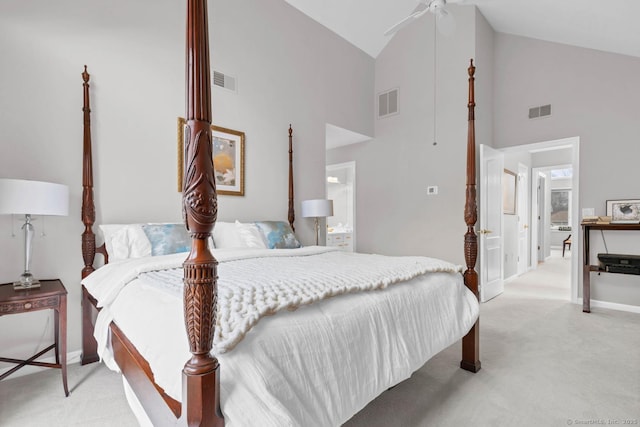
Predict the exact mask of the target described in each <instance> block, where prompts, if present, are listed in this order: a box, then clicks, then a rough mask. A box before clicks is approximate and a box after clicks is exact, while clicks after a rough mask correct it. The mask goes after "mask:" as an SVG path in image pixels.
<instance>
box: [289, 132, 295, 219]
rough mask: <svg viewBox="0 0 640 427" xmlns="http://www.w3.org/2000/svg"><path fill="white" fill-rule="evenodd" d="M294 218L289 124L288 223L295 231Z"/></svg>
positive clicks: (291, 139) (291, 145) (291, 137)
mask: <svg viewBox="0 0 640 427" xmlns="http://www.w3.org/2000/svg"><path fill="white" fill-rule="evenodd" d="M295 220H296V214H295V209H294V207H293V129H292V128H291V125H289V225H291V229H292V230H293V231H296V228H295V226H294V225H293V222H294V221H295Z"/></svg>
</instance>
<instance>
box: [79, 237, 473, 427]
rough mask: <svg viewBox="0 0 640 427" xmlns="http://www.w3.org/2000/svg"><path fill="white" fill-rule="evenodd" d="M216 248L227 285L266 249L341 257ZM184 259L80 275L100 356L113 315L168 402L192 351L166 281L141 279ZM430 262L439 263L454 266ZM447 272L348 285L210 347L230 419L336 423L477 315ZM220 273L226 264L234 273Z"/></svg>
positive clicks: (455, 276) (457, 278)
mask: <svg viewBox="0 0 640 427" xmlns="http://www.w3.org/2000/svg"><path fill="white" fill-rule="evenodd" d="M316 253H317V255H316ZM214 254H215V256H216V258H217V259H218V260H219V261H220V264H219V267H218V275H219V277H220V279H219V283H220V284H221V287H222V288H224V286H223V284H224V283H225V282H226V281H234V280H236V279H237V277H236V276H237V274H238V273H237V271H238V270H237V267H238V264H247V266H248V268H249V270H251V269H254V270H255V268H256V266H259V265H261V263H263V264H264V262H265V261H264V260H265V257H283V256H285V255H287V256H288V255H292V254H294V255H299V256H298V257H294V258H296V259H297V261H298V262H299V261H300V259H301V258H300V257H306V258H309V259H316V258H322V257H325V258H326V257H327V256H329V258H331V257H335V256H339V257H342V256H343V255H340V254H337V253H329V254H327V251H326V250H324V249H320V248H303V249H299V250H268V251H262V250H244V251H228V250H227V251H225V250H217V251H215V252H214ZM344 256H345V257H347V259H349V260H350V261H349V262H355V258H349V257H351V256H352V254H346V253H345V254H344ZM184 258H185V255H184V254H181V255H172V256H166V257H155V258H146V259H139V260H127V261H121V262H117V263H113V264H110V265H108V266H105V267H103V268H101V269H99V270H97V271H96V272H95V273H93V274H92V275H90V276H89V277H88V278H87V279H85V281H84V282H83V283H84V284H85V286H86V287H87V289H88V290H89V292H91V293H92V295H93V296H94V297H96V299H98V302H99V305H100V306H103V307H104V308H103V310H102V311H101V312H100V315H99V318H98V321H97V324H96V338H97V339H98V342H99V348H100V353H101V357H102V358H103V360H104V361H105V362H106V363H107V364H108V365H109V366H111V367H112V368H115V364H113V363H112V360H111V353H110V350H109V348H108V345H107V342H108V325H109V323H110V322H111V321H112V320H113V321H115V323H116V324H118V326H119V327H120V328H121V329H122V330H123V331H124V332H125V334H126V335H127V336H128V338H129V339H130V340H131V341H132V342H133V343H134V344H135V345H136V348H137V349H138V351H139V352H140V353H141V354H142V355H143V356H144V357H145V359H147V361H148V362H149V364H150V366H151V369H152V371H153V372H154V376H155V379H156V382H157V383H158V384H159V385H160V386H161V387H163V388H164V389H165V391H166V392H167V393H168V394H169V395H170V396H171V397H173V398H174V399H176V400H180V399H181V379H182V377H181V370H182V367H183V366H184V363H185V362H186V360H187V359H188V358H189V356H190V354H189V351H188V348H189V345H188V342H187V338H186V333H185V329H184V320H183V314H182V298H181V295H179V293H178V292H176V290H175V289H174V288H173V287H172V286H166V285H162V284H161V283H159V282H154V281H152V280H150V278H152V277H153V275H144V274H143V275H142V278H141V279H138V278H137V277H138V275H139V274H140V273H142V272H145V271H152V270H156V269H160V268H166V267H167V266H169V267H171V266H179V265H180V264H181V263H182V261H183V260H184ZM382 258H392V257H382ZM382 258H379V259H377V260H376V263H377V262H382V261H381V260H382ZM392 260H393V261H398V258H392ZM433 262H434V263H435V265H436V267H434V268H435V269H436V270H443V269H447V268H449V267H447V268H444V267H443V266H445V265H448V266H451V264H447V263H444V262H442V261H437V260H433ZM333 263H334V264H335V265H338V264H340V261H337V260H334V261H333ZM311 264H314V262H312V263H311ZM252 266H253V267H252ZM331 267H332V266H331V264H329V265H324V267H323V268H324V270H331ZM449 269H450V270H452V271H454V272H435V273H428V274H426V275H420V276H418V277H416V278H413V279H411V280H408V281H405V282H401V283H395V284H393V282H394V281H387V282H389V283H387V284H386V285H385V286H382V287H386V289H380V290H371V291H362V292H356V293H349V294H345V295H341V296H339V297H332V298H328V299H326V300H322V301H319V302H314V303H313V304H310V305H303V306H301V307H300V308H298V309H297V310H296V311H293V312H290V311H283V312H279V313H278V314H277V315H275V316H267V317H263V318H261V319H260V320H259V321H258V322H257V323H256V324H255V326H253V328H250V329H249V330H248V332H246V333H244V334H243V339H242V340H241V341H239V342H238V343H236V344H234V345H236V346H235V348H234V349H233V350H232V351H229V352H228V353H219V354H217V357H218V360H219V361H220V364H221V368H220V369H221V407H222V411H223V413H224V415H225V419H226V423H227V425H228V426H231V427H232V426H253V425H260V426H332V425H340V424H342V423H344V422H345V421H346V420H348V419H349V418H350V417H351V416H352V415H353V414H355V413H356V412H358V411H359V410H360V409H362V408H363V407H364V406H365V405H366V404H367V403H368V402H369V401H371V400H372V399H374V398H375V397H376V396H377V395H379V394H380V393H381V392H383V391H384V390H386V389H387V388H389V387H390V386H392V385H395V384H397V383H398V382H400V381H402V380H404V379H406V378H408V377H409V376H410V375H411V373H413V372H414V371H415V370H416V369H418V368H419V367H420V366H422V365H423V364H424V363H425V362H426V361H427V360H428V359H429V358H430V357H431V356H433V355H434V354H436V353H437V352H439V351H440V350H442V349H444V348H445V347H447V346H449V345H450V344H452V343H454V342H455V341H457V340H459V339H460V338H461V337H462V336H463V335H464V334H465V333H466V332H467V331H468V330H469V328H470V327H471V326H472V325H473V323H474V322H475V319H476V318H477V315H478V305H477V302H476V300H475V297H474V296H473V295H472V294H471V293H470V292H469V291H468V290H467V289H466V288H465V287H464V285H463V283H462V276H461V275H460V273H459V272H457V271H458V269H457V268H456V267H455V266H451V267H450V268H449ZM225 272H229V273H230V272H234V276H233V278H231V277H229V276H227V275H226V274H225ZM310 273H311V275H313V274H316V273H313V271H310ZM302 280H307V281H308V280H309V279H308V278H307V279H302ZM265 281H268V279H267V278H266V277H265ZM453 363H457V361H454V362H453Z"/></svg>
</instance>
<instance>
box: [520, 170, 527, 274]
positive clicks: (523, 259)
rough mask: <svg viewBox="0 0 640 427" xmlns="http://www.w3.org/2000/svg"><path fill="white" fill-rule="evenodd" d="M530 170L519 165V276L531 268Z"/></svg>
mask: <svg viewBox="0 0 640 427" xmlns="http://www.w3.org/2000/svg"><path fill="white" fill-rule="evenodd" d="M528 192H529V168H528V167H527V166H526V165H523V164H522V163H520V164H518V211H517V214H518V275H520V274H524V273H526V272H527V269H528V266H529V246H530V245H529V197H527V196H528Z"/></svg>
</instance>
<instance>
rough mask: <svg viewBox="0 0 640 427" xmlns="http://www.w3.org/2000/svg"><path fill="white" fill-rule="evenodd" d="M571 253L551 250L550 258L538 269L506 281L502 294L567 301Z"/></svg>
mask: <svg viewBox="0 0 640 427" xmlns="http://www.w3.org/2000/svg"><path fill="white" fill-rule="evenodd" d="M572 255H573V254H572V251H571V250H568V251H566V252H565V256H564V258H563V257H562V250H561V249H551V256H549V258H547V259H546V260H545V262H543V263H540V264H538V268H537V269H535V270H530V271H529V272H527V273H525V274H523V275H521V276H518V277H515V278H513V279H509V280H506V281H505V283H504V293H505V294H506V295H509V296H516V297H519V296H522V297H524V296H526V297H532V298H543V299H560V300H564V301H569V300H570V299H571V298H570V295H571V256H572Z"/></svg>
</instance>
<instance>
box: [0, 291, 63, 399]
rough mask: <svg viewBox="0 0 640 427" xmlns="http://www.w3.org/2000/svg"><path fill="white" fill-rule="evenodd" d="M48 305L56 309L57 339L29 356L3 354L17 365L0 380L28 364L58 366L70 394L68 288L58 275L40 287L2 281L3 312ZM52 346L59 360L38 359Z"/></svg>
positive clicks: (0, 300) (0, 309) (0, 303)
mask: <svg viewBox="0 0 640 427" xmlns="http://www.w3.org/2000/svg"><path fill="white" fill-rule="evenodd" d="M49 309H51V310H54V319H55V321H54V322H55V325H54V327H55V331H54V335H55V342H54V343H53V344H51V345H50V346H49V347H47V348H45V349H44V350H41V351H40V352H38V353H37V354H35V355H33V356H31V357H30V358H28V359H27V360H19V359H10V358H6V357H0V361H1V362H7V363H15V364H16V365H17V366H15V367H14V368H12V369H10V370H9V371H7V372H5V373H4V374H2V375H0V380H3V379H4V378H6V377H8V376H9V375H11V374H13V373H14V372H15V371H17V370H18V369H20V368H22V367H24V366H26V365H31V366H40V367H44V368H58V369H60V370H61V371H62V386H63V387H64V394H65V396H69V389H68V388H67V290H66V289H65V287H64V285H63V284H62V282H61V281H60V280H57V279H56V280H41V281H40V287H39V288H35V289H25V290H14V289H13V284H11V283H5V284H3V285H0V316H5V315H9V314H16V313H27V312H30V311H38V310H49ZM52 349H54V350H55V355H56V363H46V362H38V361H36V359H37V358H39V357H40V356H42V355H43V354H45V353H46V352H48V351H49V350H52Z"/></svg>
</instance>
